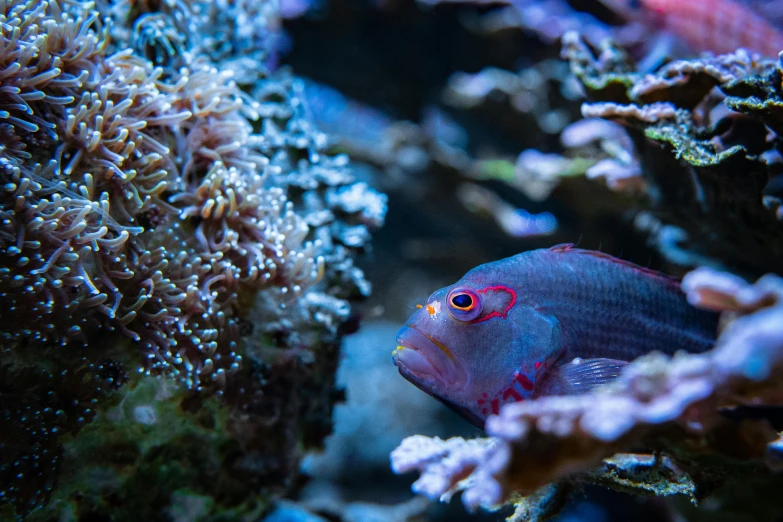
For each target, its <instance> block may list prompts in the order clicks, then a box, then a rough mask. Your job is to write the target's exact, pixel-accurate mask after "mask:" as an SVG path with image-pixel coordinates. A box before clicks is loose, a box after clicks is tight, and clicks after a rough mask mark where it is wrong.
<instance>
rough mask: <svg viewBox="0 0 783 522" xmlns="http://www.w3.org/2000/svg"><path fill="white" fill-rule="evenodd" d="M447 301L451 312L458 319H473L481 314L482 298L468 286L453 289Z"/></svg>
mask: <svg viewBox="0 0 783 522" xmlns="http://www.w3.org/2000/svg"><path fill="white" fill-rule="evenodd" d="M446 302H447V303H448V307H447V308H448V311H449V314H450V315H451V316H452V317H453V318H454V319H456V320H458V321H472V320H473V319H475V318H477V317H478V316H479V315H481V299H480V298H479V296H478V294H476V292H474V291H473V290H471V289H468V288H456V289H454V290H452V291H451V292H450V293H449V295H448V297H447V300H446Z"/></svg>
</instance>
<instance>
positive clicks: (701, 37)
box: [602, 0, 783, 58]
mask: <svg viewBox="0 0 783 522" xmlns="http://www.w3.org/2000/svg"><path fill="white" fill-rule="evenodd" d="M602 1H603V2H604V3H605V4H607V5H608V6H610V7H612V8H614V9H615V10H617V11H619V12H621V13H623V14H625V15H626V16H627V17H628V18H630V19H634V18H635V19H640V20H641V21H642V22H643V23H645V24H646V25H652V26H655V27H656V28H658V29H663V30H664V31H668V32H669V33H671V34H674V35H675V36H677V37H678V38H679V39H680V40H682V41H684V42H685V43H686V44H688V46H689V47H690V48H691V49H693V50H695V51H697V52H701V51H712V52H714V53H717V54H724V53H730V52H733V51H735V50H736V49H738V48H740V47H743V48H745V49H747V50H749V51H751V52H756V53H759V54H761V55H763V56H766V57H768V58H774V57H777V55H778V53H779V52H780V51H781V50H783V32H781V31H780V30H779V29H778V28H777V27H775V26H774V25H773V24H771V23H770V22H769V21H767V20H766V19H765V18H763V17H762V16H760V15H759V14H757V13H756V12H755V11H754V10H753V9H751V8H750V7H749V6H747V5H743V4H742V3H741V2H737V1H732V0H602Z"/></svg>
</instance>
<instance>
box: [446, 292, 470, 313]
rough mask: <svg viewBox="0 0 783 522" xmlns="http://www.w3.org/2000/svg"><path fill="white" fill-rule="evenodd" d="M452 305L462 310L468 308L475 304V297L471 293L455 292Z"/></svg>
mask: <svg viewBox="0 0 783 522" xmlns="http://www.w3.org/2000/svg"><path fill="white" fill-rule="evenodd" d="M451 305H452V306H453V307H454V308H459V309H460V310H468V309H470V308H471V307H472V306H473V298H472V297H471V296H470V295H469V294H455V295H453V296H451Z"/></svg>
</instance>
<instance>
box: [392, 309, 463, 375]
mask: <svg viewBox="0 0 783 522" xmlns="http://www.w3.org/2000/svg"><path fill="white" fill-rule="evenodd" d="M392 360H393V361H394V364H395V365H396V366H397V368H399V370H400V373H401V374H402V376H403V377H405V378H406V379H408V380H409V381H412V382H413V383H414V384H416V383H417V382H422V383H424V382H430V383H437V384H438V385H439V387H441V388H445V389H454V388H455V387H458V388H461V387H462V385H463V384H464V382H465V378H466V374H465V372H464V371H463V369H462V367H461V366H460V365H459V364H458V363H457V361H456V359H455V357H454V354H453V353H452V352H451V350H449V348H448V347H447V346H446V345H444V344H443V343H441V342H440V341H438V340H437V339H435V338H434V337H432V336H430V335H427V334H425V333H424V332H422V331H421V330H418V329H417V328H416V327H415V326H413V325H410V324H407V325H405V326H403V327H402V328H401V329H400V331H399V332H398V333H397V349H396V350H394V352H392Z"/></svg>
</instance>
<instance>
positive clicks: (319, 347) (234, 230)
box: [0, 0, 386, 519]
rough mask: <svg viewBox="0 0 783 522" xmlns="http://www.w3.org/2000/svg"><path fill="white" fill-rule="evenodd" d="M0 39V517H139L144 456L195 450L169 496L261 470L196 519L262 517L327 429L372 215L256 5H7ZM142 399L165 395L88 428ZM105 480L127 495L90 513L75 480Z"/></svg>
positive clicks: (89, 497)
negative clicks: (118, 456) (196, 464)
mask: <svg viewBox="0 0 783 522" xmlns="http://www.w3.org/2000/svg"><path fill="white" fill-rule="evenodd" d="M0 19H2V40H0V41H1V42H2V47H0V131H1V132H2V136H3V140H2V146H1V147H0V181H2V183H0V186H1V187H2V188H1V190H2V192H0V297H1V298H2V299H0V301H1V303H0V316H2V318H3V320H2V324H1V325H0V339H1V340H2V352H1V355H0V356H1V357H2V359H0V367H1V368H2V373H3V379H2V387H3V391H2V396H1V398H2V412H3V419H4V421H3V422H4V425H6V426H8V429H6V430H4V433H3V435H2V436H0V443H1V444H0V452H2V465H0V477H2V482H0V504H2V507H0V509H2V510H3V511H2V513H3V514H4V516H11V515H12V514H15V515H18V516H23V515H27V514H28V513H30V512H31V511H33V510H35V509H36V508H40V507H42V506H43V505H45V504H46V503H47V501H48V502H49V507H48V508H47V509H46V510H38V511H36V513H35V516H38V517H41V518H42V519H48V517H53V518H58V515H57V512H58V511H59V512H65V511H68V510H71V509H75V510H77V511H79V513H80V515H79V516H84V515H85V513H104V514H106V513H109V512H111V511H112V509H113V508H112V507H111V506H112V505H113V504H117V505H129V503H133V502H137V501H138V499H137V498H136V495H137V490H138V488H139V487H143V482H144V480H145V479H144V478H143V477H144V476H145V474H150V473H153V474H154V473H161V472H165V471H162V470H160V469H158V468H157V467H156V466H155V465H153V464H152V462H153V461H155V460H156V459H160V458H162V457H161V454H160V453H159V452H167V451H169V452H173V453H172V455H170V457H171V458H172V459H174V460H178V459H185V458H186V455H187V452H189V451H194V450H197V448H198V447H202V444H193V443H190V444H185V442H187V440H185V439H188V440H191V442H194V441H196V440H198V439H201V440H202V442H203V447H212V448H215V447H222V448H223V449H221V450H220V451H219V454H217V455H214V456H213V457H211V458H207V459H206V460H205V461H204V465H203V468H202V469H191V470H190V472H189V473H188V475H187V476H186V477H182V480H181V482H180V484H179V486H178V487H179V488H186V487H192V486H193V485H194V484H195V483H197V482H198V481H203V480H207V479H205V478H204V477H205V476H212V477H213V479H214V480H217V476H219V475H220V474H221V473H223V474H225V473H228V472H234V473H235V472H236V471H237V469H239V468H241V466H242V465H241V461H242V459H245V460H247V459H249V460H250V461H252V459H254V458H256V459H262V460H263V459H267V460H269V459H272V461H270V462H267V463H265V464H261V463H258V464H252V463H251V462H250V461H248V462H247V463H246V464H244V466H245V467H246V468H247V470H246V472H245V473H244V474H245V475H246V478H247V480H246V481H245V483H244V484H242V485H241V487H238V488H237V489H236V490H235V491H234V492H233V493H232V494H231V495H229V496H230V497H231V498H230V499H226V498H223V499H221V500H220V501H219V502H218V504H217V505H214V503H212V502H210V503H209V504H210V505H211V506H212V507H211V508H210V509H211V510H213V511H210V512H211V513H213V514H215V513H218V512H219V511H220V509H224V508H225V509H228V508H229V507H230V508H231V509H242V508H241V507H240V506H241V505H243V503H246V502H247V500H246V499H247V498H250V497H251V496H253V495H260V496H259V499H260V504H259V505H261V507H260V508H259V506H258V505H256V507H252V509H251V508H250V507H248V508H247V509H250V510H251V511H254V510H255V511H257V510H258V509H263V503H264V500H263V496H264V495H266V494H267V493H274V491H273V490H274V489H275V488H271V487H267V486H265V484H266V483H267V482H268V480H269V476H270V474H272V475H274V474H277V475H279V479H278V480H277V481H276V482H277V483H279V484H281V486H280V487H278V488H277V489H278V490H282V489H284V488H285V487H287V486H286V484H290V480H291V479H292V477H293V476H294V475H295V474H296V463H297V462H298V456H299V454H300V452H301V449H300V447H299V446H298V444H299V443H300V442H301V443H302V444H303V445H305V446H311V445H318V444H319V443H320V441H321V440H322V438H323V436H325V434H326V433H328V431H329V429H330V423H331V421H330V414H331V405H332V403H333V401H334V399H335V397H336V396H334V394H332V393H331V390H332V387H333V378H334V371H335V365H336V360H337V353H338V349H339V344H340V337H341V335H342V333H343V331H342V329H341V326H342V325H343V324H344V323H346V321H347V320H348V318H349V315H350V304H349V302H348V301H347V300H351V299H356V298H361V297H366V296H367V295H368V294H369V290H370V287H369V283H368V282H367V281H366V280H365V279H364V276H363V274H362V272H361V271H360V270H359V269H358V268H356V267H355V266H354V265H353V258H354V256H355V255H356V254H357V253H360V252H362V251H364V250H365V249H366V246H367V243H368V241H369V239H370V233H369V231H370V230H374V229H376V228H377V227H379V226H380V225H381V224H382V222H383V220H384V215H385V207H386V200H385V196H383V195H381V194H379V193H377V192H375V191H374V190H373V189H371V188H369V187H368V186H367V184H366V183H357V182H356V181H355V180H354V176H353V173H352V169H351V166H350V165H349V163H348V160H347V158H346V157H345V156H330V155H328V154H325V153H324V147H325V146H326V143H327V139H326V136H325V135H324V134H322V133H321V132H319V131H318V130H317V129H316V128H315V126H314V125H313V123H312V122H311V121H310V120H308V117H307V110H306V101H305V99H304V98H303V95H302V91H303V89H302V87H301V85H300V82H299V80H297V79H296V78H294V77H293V76H292V75H291V74H290V73H289V72H286V71H279V72H277V73H274V74H272V73H271V68H270V66H272V65H274V59H275V53H276V49H275V45H276V44H275V42H276V41H277V38H278V35H277V30H278V27H279V21H278V20H277V15H276V9H275V7H274V6H273V5H272V3H267V2H249V3H248V2H240V3H235V2H203V3H202V2H196V1H185V2H138V3H135V2H124V3H116V4H115V3H113V2H96V3H92V2H68V1H62V2H57V1H49V2H36V1H28V2H25V1H12V0H5V1H2V2H0ZM156 376H162V377H164V378H165V379H168V378H173V379H174V381H172V384H171V387H170V389H169V388H167V386H169V385H166V384H164V383H165V382H166V381H165V380H163V381H161V380H159V379H156V378H155V377H156ZM148 380H152V382H155V383H157V384H155V385H154V386H158V387H163V388H165V389H166V390H168V391H161V390H158V392H155V393H152V392H150V393H152V396H153V397H154V398H150V399H149V401H148V403H147V404H146V405H144V407H143V408H142V407H141V406H139V408H141V409H137V410H136V412H135V414H125V415H112V414H110V409H111V408H119V407H120V406H119V405H123V404H124V405H125V406H127V405H128V404H129V403H130V402H132V400H131V399H130V398H129V397H130V395H131V394H134V393H136V394H137V393H140V392H139V390H146V389H148V387H149V386H152V385H151V384H147V382H146V381H148ZM126 381H130V383H131V384H130V385H129V386H130V388H132V390H133V391H130V390H129V389H128V386H123V384H124V383H125V382H126ZM173 382H176V383H178V384H176V385H174V384H173ZM154 386H153V387H154ZM310 394H314V395H315V396H318V397H321V398H319V400H318V401H308V400H305V397H308V396H309V395H310ZM60 404H62V405H60ZM118 404H119V405H118ZM281 408H285V409H287V411H286V412H285V415H283V413H282V412H281ZM202 412H210V413H203V414H202ZM205 415H206V416H207V417H209V418H210V419H211V420H205V419H204V416H205ZM169 417H170V418H173V419H176V421H172V420H166V421H163V419H164V418H169ZM177 423H179V424H177ZM200 423H201V424H203V423H206V424H204V425H200ZM172 424H173V425H172ZM124 425H129V426H130V428H129V429H128V430H127V433H123V429H122V426H124ZM144 426H147V428H143V427H144ZM149 426H153V427H154V428H155V429H153V428H150V427H149ZM145 429H146V430H147V431H146V432H145V431H144V430H145ZM139 430H141V431H139ZM164 431H165V433H166V434H163V432H164ZM96 433H101V434H102V435H101V436H98V435H96ZM132 433H135V434H137V439H134V438H133V437H130V435H131V434H132ZM110 434H114V435H110ZM183 437H185V439H183ZM210 437H212V438H213V439H214V440H213V442H208V441H209V440H210ZM217 439H220V440H222V442H217ZM145 440H146V441H148V442H147V443H146V444H147V445H146V446H145V443H144V441H145ZM86 441H91V443H92V446H91V447H92V449H93V450H94V453H90V452H87V451H85V450H86V448H87V447H90V446H85V442H86ZM112 444H118V445H120V446H122V447H125V448H127V451H128V452H129V453H126V454H125V456H124V457H122V458H123V459H125V465H124V467H122V466H120V465H119V462H118V461H117V460H114V459H112V458H111V457H110V456H109V455H111V449H110V448H111V446H112ZM229 447H233V448H234V449H232V450H231V451H229ZM156 452H158V453H157V454H156ZM267 453H268V454H269V455H270V456H269V457H261V456H260V455H263V454H267ZM93 454H94V455H95V457H96V458H95V459H94V460H93V459H91V458H90V455H93ZM253 455H256V456H253ZM107 459H108V460H107ZM77 462H78V464H77ZM109 462H111V463H112V465H113V466H116V468H115V470H116V471H117V476H116V477H115V478H114V479H113V480H114V481H115V486H116V488H118V489H120V490H124V488H126V487H127V488H129V489H128V490H127V496H125V495H120V497H116V498H115V499H114V500H112V501H109V500H108V496H111V495H117V491H116V490H114V489H113V488H103V487H96V485H95V484H91V483H90V481H89V480H88V479H87V478H86V477H88V476H89V473H90V472H91V470H93V466H95V469H100V468H105V467H106V466H107V464H108V463H109ZM131 464H132V465H131ZM145 466H146V467H145ZM232 466H233V468H232ZM22 468H23V469H24V472H21V470H22ZM232 469H233V471H232ZM120 470H121V471H120ZM63 473H65V474H67V475H68V476H69V481H68V482H69V484H68V487H60V488H59V489H57V488H56V485H57V481H58V476H60V475H61V474H63ZM265 477H266V478H265ZM159 479H160V480H161V482H158V483H159V484H165V483H166V481H165V480H164V479H163V478H160V477H159ZM235 480H236V479H235ZM265 481H266V482H265ZM166 487H167V488H168V487H171V486H166ZM265 488H267V489H265ZM194 491H196V490H195V489H194ZM237 491H239V492H237ZM172 494H173V490H168V489H165V488H164V489H163V490H162V491H161V492H160V493H159V496H158V497H156V499H157V500H156V501H155V502H153V503H152V505H150V506H148V507H145V508H144V509H153V510H155V509H158V508H160V511H151V512H150V516H152V515H153V514H154V517H160V516H162V515H161V513H163V511H162V510H163V509H164V508H165V506H166V505H167V504H168V502H169V501H170V500H171V499H172V498H174V497H171V495H172ZM198 494H200V495H206V496H207V497H210V496H214V492H213V491H210V490H208V489H203V488H202V490H201V491H199V492H198ZM232 495H233V496H232ZM50 499H51V500H50ZM76 501H79V507H78V508H77V507H74V504H73V502H76ZM254 502H256V504H258V502H257V501H254ZM172 509H173V508H172ZM205 509H206V508H205ZM208 511H209V510H208ZM255 511H254V512H255ZM139 516H141V515H139ZM154 517H153V518H154Z"/></svg>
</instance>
